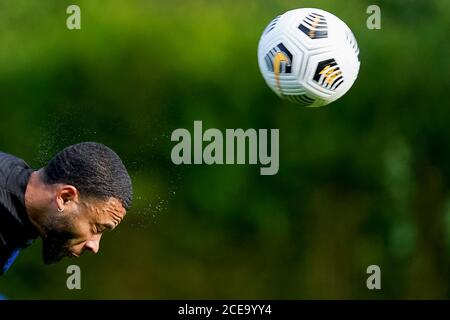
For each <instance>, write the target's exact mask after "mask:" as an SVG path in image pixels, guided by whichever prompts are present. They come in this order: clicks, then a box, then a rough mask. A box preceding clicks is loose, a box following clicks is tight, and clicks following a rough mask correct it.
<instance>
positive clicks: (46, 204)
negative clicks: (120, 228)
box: [25, 142, 132, 263]
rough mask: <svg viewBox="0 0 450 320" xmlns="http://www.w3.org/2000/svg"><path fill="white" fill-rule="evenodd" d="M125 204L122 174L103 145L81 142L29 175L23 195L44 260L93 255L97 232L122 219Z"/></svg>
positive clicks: (127, 191)
mask: <svg viewBox="0 0 450 320" xmlns="http://www.w3.org/2000/svg"><path fill="white" fill-rule="evenodd" d="M131 200H132V186H131V179H130V177H129V175H128V172H127V170H126V168H125V166H124V165H123V163H122V161H121V160H120V158H119V156H118V155H117V154H116V153H115V152H114V151H112V150H111V149H109V148H108V147H106V146H104V145H102V144H99V143H95V142H83V143H79V144H76V145H73V146H70V147H67V148H66V149H64V150H63V151H61V152H60V153H58V154H57V155H56V156H55V157H54V158H53V159H52V160H51V161H50V162H49V163H48V164H47V166H46V167H44V168H42V169H40V170H38V171H36V172H34V173H33V174H32V176H31V177H30V181H29V183H28V186H27V191H26V194H25V202H26V207H27V212H28V214H29V216H30V219H31V221H32V222H33V224H34V225H35V226H36V227H37V229H38V230H39V232H40V234H41V236H42V239H43V256H44V261H45V262H46V263H53V262H57V261H59V260H61V259H62V258H63V257H64V256H75V257H77V256H80V255H81V254H82V253H83V252H84V251H85V250H89V251H92V252H94V253H97V251H98V250H99V244H100V238H101V236H102V233H103V231H105V230H112V229H114V228H115V227H116V226H117V225H118V224H119V223H120V222H121V221H122V219H123V218H124V216H125V213H126V210H128V208H129V207H130V205H131Z"/></svg>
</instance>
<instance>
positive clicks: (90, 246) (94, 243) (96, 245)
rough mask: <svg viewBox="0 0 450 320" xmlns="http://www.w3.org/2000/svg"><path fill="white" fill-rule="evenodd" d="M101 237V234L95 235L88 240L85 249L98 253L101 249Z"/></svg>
mask: <svg viewBox="0 0 450 320" xmlns="http://www.w3.org/2000/svg"><path fill="white" fill-rule="evenodd" d="M100 238H101V235H99V236H95V237H93V238H92V239H90V240H88V241H86V243H85V245H84V248H85V250H89V251H91V252H92V253H97V252H98V250H100Z"/></svg>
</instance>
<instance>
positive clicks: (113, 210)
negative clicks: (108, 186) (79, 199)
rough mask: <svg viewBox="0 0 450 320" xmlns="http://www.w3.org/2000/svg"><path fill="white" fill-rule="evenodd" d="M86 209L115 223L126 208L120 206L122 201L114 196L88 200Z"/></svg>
mask: <svg viewBox="0 0 450 320" xmlns="http://www.w3.org/2000/svg"><path fill="white" fill-rule="evenodd" d="M88 210H89V211H90V213H92V214H94V215H95V216H96V217H98V218H99V219H101V220H103V219H108V220H113V221H117V223H119V222H120V220H122V219H123V218H124V216H125V214H126V210H125V208H124V207H123V206H122V203H121V202H120V201H119V200H118V199H116V198H108V199H106V200H93V201H89V204H88Z"/></svg>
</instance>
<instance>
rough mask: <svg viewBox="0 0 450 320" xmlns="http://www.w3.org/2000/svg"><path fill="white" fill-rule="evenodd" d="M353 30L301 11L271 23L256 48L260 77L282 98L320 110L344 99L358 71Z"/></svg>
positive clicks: (329, 17)
mask: <svg viewBox="0 0 450 320" xmlns="http://www.w3.org/2000/svg"><path fill="white" fill-rule="evenodd" d="M358 56H359V49H358V44H357V43H356V39H355V37H354V36H353V33H352V31H351V30H350V28H349V27H347V25H346V24H345V23H344V22H343V21H342V20H340V19H339V18H337V17H336V16H334V15H332V14H331V13H329V12H326V11H323V10H320V9H313V8H305V9H296V10H291V11H288V12H286V13H284V14H282V15H280V16H278V17H276V18H275V19H273V20H272V21H271V22H270V23H269V25H268V26H267V27H266V29H265V30H264V32H263V34H262V36H261V40H260V41H259V46H258V63H259V68H260V70H261V73H262V75H263V77H264V79H265V81H266V83H267V84H268V85H269V87H270V88H271V89H272V90H273V91H275V92H276V94H278V95H279V96H280V97H281V98H283V99H287V100H289V101H292V102H295V103H298V104H301V105H303V106H311V107H319V106H323V105H326V104H329V103H331V102H333V101H335V100H337V99H339V98H340V97H342V96H343V95H344V94H345V93H346V92H347V91H348V90H349V89H350V88H351V86H352V85H353V83H354V82H355V80H356V78H357V77H358V71H359V65H360V62H359V58H358Z"/></svg>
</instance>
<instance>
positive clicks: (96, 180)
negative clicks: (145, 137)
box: [44, 142, 133, 210]
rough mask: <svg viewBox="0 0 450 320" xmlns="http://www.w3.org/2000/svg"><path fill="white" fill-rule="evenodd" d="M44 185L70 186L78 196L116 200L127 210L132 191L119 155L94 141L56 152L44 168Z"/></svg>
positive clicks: (128, 177)
mask: <svg viewBox="0 0 450 320" xmlns="http://www.w3.org/2000/svg"><path fill="white" fill-rule="evenodd" d="M44 175H45V178H44V179H45V182H46V183H48V184H54V183H65V184H70V185H73V186H74V187H75V188H77V189H78V191H79V192H80V196H81V197H94V198H100V199H107V198H110V197H113V198H116V199H118V200H119V201H120V202H121V203H122V206H123V207H124V208H125V209H126V210H128V209H129V208H130V206H131V200H132V197H133V190H132V186H131V179H130V176H129V174H128V172H127V169H126V168H125V165H124V164H123V162H122V160H121V159H120V158H119V156H118V155H117V154H116V153H115V152H114V151H113V150H111V149H110V148H108V147H107V146H105V145H103V144H101V143H97V142H82V143H78V144H75V145H72V146H69V147H67V148H65V149H64V150H62V151H61V152H59V153H58V154H57V155H56V156H55V157H54V158H53V159H52V160H50V162H49V163H48V164H47V166H46V167H45V168H44Z"/></svg>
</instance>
